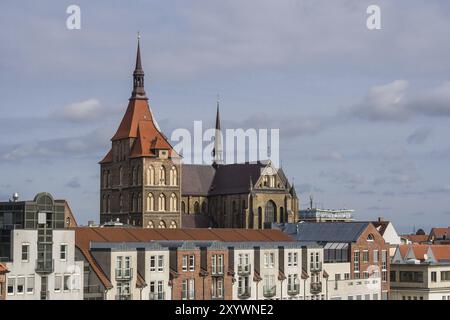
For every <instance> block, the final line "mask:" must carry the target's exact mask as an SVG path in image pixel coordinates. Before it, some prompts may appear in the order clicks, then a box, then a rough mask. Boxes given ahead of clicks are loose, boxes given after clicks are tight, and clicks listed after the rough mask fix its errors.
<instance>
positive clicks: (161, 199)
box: [158, 193, 166, 211]
mask: <svg viewBox="0 0 450 320" xmlns="http://www.w3.org/2000/svg"><path fill="white" fill-rule="evenodd" d="M158 209H159V211H166V196H165V195H164V194H162V193H161V194H160V195H159V199H158Z"/></svg>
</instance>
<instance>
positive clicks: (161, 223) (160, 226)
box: [158, 220, 166, 229]
mask: <svg viewBox="0 0 450 320" xmlns="http://www.w3.org/2000/svg"><path fill="white" fill-rule="evenodd" d="M158 228H159V229H165V228H166V223H165V222H164V221H162V220H161V221H160V222H159V224H158Z"/></svg>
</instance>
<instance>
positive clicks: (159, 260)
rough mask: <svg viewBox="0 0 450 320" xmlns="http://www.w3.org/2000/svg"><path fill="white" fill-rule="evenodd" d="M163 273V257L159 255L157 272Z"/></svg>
mask: <svg viewBox="0 0 450 320" xmlns="http://www.w3.org/2000/svg"><path fill="white" fill-rule="evenodd" d="M163 271H164V256H163V255H159V256H158V272H163Z"/></svg>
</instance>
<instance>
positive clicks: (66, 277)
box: [63, 274, 70, 291]
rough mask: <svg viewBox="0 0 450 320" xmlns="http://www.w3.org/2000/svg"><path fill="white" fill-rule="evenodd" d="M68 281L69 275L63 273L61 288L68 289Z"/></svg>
mask: <svg viewBox="0 0 450 320" xmlns="http://www.w3.org/2000/svg"><path fill="white" fill-rule="evenodd" d="M69 283H70V275H67V274H66V275H64V283H63V288H64V291H69V289H70V288H69Z"/></svg>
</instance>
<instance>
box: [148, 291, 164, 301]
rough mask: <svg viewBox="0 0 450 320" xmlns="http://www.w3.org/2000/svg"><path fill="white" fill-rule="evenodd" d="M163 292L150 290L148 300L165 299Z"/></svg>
mask: <svg viewBox="0 0 450 320" xmlns="http://www.w3.org/2000/svg"><path fill="white" fill-rule="evenodd" d="M165 297H166V295H165V292H150V295H149V300H165Z"/></svg>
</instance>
